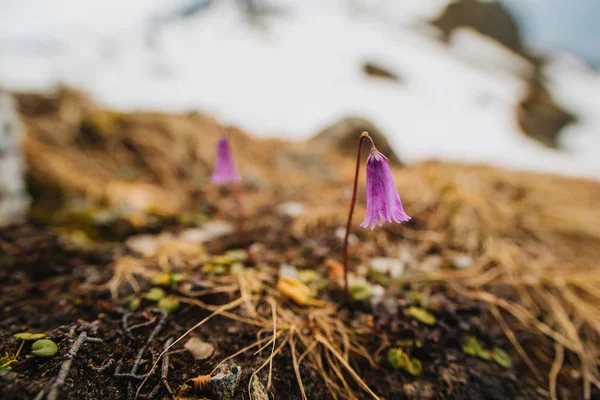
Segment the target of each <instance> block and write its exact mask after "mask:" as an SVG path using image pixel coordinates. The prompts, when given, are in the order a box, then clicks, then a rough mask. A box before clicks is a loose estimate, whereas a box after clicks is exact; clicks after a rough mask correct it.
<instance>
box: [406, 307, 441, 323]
mask: <svg viewBox="0 0 600 400" xmlns="http://www.w3.org/2000/svg"><path fill="white" fill-rule="evenodd" d="M406 314H407V315H410V316H411V317H413V318H414V319H416V320H417V321H419V322H421V323H422V324H425V325H435V322H436V321H437V320H436V318H435V317H434V316H433V315H432V314H431V313H430V312H429V311H427V310H424V309H422V308H419V307H409V308H408V310H406Z"/></svg>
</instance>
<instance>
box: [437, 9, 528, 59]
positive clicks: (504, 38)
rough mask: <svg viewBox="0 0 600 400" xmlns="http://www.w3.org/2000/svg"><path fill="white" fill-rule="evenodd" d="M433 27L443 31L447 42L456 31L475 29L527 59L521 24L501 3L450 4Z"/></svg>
mask: <svg viewBox="0 0 600 400" xmlns="http://www.w3.org/2000/svg"><path fill="white" fill-rule="evenodd" d="M431 24H432V25H433V26H435V27H437V28H439V29H440V30H441V31H442V33H443V35H444V39H445V40H446V41H447V40H449V38H450V36H451V35H452V33H453V32H454V30H455V29H458V28H472V29H474V30H476V31H477V32H479V33H481V34H482V35H485V36H488V37H491V38H493V39H495V40H497V41H498V42H500V43H501V44H503V45H504V46H506V47H508V48H509V49H511V50H512V51H514V52H516V53H518V54H521V55H525V56H526V54H525V51H524V48H523V40H522V37H521V32H520V30H519V26H518V25H517V22H516V21H515V19H514V18H513V16H512V15H511V14H510V12H509V11H508V10H507V9H506V8H505V7H504V6H503V5H502V4H500V3H498V2H485V3H484V2H481V1H478V0H458V1H455V2H453V3H450V4H448V6H447V7H446V9H445V10H444V12H443V13H442V14H441V15H440V16H439V17H438V18H436V19H435V20H433V21H432V22H431Z"/></svg>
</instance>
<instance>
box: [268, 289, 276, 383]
mask: <svg viewBox="0 0 600 400" xmlns="http://www.w3.org/2000/svg"><path fill="white" fill-rule="evenodd" d="M271 313H272V314H273V347H272V348H271V354H273V353H274V352H275V343H276V342H277V303H275V300H273V299H271ZM272 378H273V358H271V361H269V378H268V379H267V391H269V389H271V380H272Z"/></svg>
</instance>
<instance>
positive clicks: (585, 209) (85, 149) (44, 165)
mask: <svg viewBox="0 0 600 400" xmlns="http://www.w3.org/2000/svg"><path fill="white" fill-rule="evenodd" d="M18 98H19V102H20V104H21V112H22V117H23V120H24V122H25V126H26V128H27V132H28V134H27V137H26V141H25V152H26V154H27V157H28V161H29V165H30V173H31V175H32V176H33V177H34V178H36V180H38V181H41V182H54V183H56V184H58V185H59V186H60V187H61V188H62V190H64V191H65V192H66V193H69V194H78V195H84V196H86V197H88V198H91V199H94V200H97V201H103V202H107V203H109V204H116V203H123V202H124V203H128V204H130V205H134V206H135V207H138V208H145V209H148V208H152V209H155V210H159V211H160V212H161V213H165V214H170V213H171V214H172V213H178V212H180V211H182V210H184V209H186V208H188V207H191V206H193V204H192V198H193V197H192V194H194V193H203V195H205V196H207V197H211V198H213V199H215V200H216V199H217V197H216V196H217V193H216V192H215V191H214V190H212V189H207V187H206V183H207V182H208V177H209V174H210V171H211V169H212V163H213V150H214V147H215V144H216V141H217V139H218V137H219V135H221V133H222V131H223V130H222V127H221V126H219V125H218V123H217V122H216V121H215V120H214V119H212V118H210V117H207V116H204V115H201V114H197V113H191V114H186V115H167V114H159V113H132V114H122V113H115V112H111V111H105V110H102V109H100V108H98V107H96V106H95V105H93V104H92V103H91V102H89V101H87V100H85V99H83V98H82V97H81V96H80V95H78V94H76V93H73V92H71V91H68V90H64V89H63V90H61V91H59V92H57V93H56V94H55V95H54V96H51V97H50V98H41V97H40V96H34V95H19V96H18ZM230 134H231V138H232V142H233V147H234V150H235V152H236V157H237V162H238V164H239V166H240V169H241V170H242V171H243V174H244V175H245V178H246V180H245V182H246V191H247V193H246V202H247V203H248V204H249V205H250V207H249V208H250V211H249V212H250V215H252V213H253V212H256V210H257V209H258V208H259V207H260V206H261V205H265V204H266V205H274V204H277V203H280V202H283V201H298V202H301V203H303V204H304V205H305V207H306V214H305V215H304V216H303V217H302V218H299V219H296V220H295V222H294V226H293V227H292V229H294V230H295V231H297V232H304V231H306V230H308V229H314V228H315V227H318V226H320V225H323V224H325V225H329V226H332V225H335V226H342V224H343V221H344V218H345V214H346V212H347V208H346V207H347V204H348V202H349V199H350V190H351V188H350V182H351V179H352V174H353V171H354V160H353V159H352V158H349V157H347V156H343V155H341V154H340V153H338V152H337V151H336V150H335V149H329V148H314V147H310V145H308V144H306V143H289V142H285V141H279V140H256V139H253V138H251V137H249V136H247V135H246V134H244V133H243V132H241V131H240V130H238V129H235V128H232V129H230ZM363 174H364V170H363ZM394 174H395V178H396V183H397V185H398V187H399V189H400V193H401V195H402V197H403V201H404V203H405V209H406V210H407V211H408V213H409V214H410V215H411V216H412V217H413V218H414V221H413V222H412V223H411V224H409V225H402V226H395V225H388V226H386V227H385V228H384V231H385V232H395V233H397V232H400V233H401V234H402V235H403V237H405V238H406V240H407V241H409V242H411V243H417V244H418V245H419V246H421V248H423V247H426V248H433V247H435V248H439V249H441V250H440V252H441V254H442V256H443V257H445V260H446V261H448V260H449V259H450V257H451V255H453V254H466V255H469V256H470V257H471V258H472V260H473V263H472V266H471V267H470V268H467V269H455V268H451V267H450V266H449V265H448V262H441V263H439V265H437V267H436V268H434V269H431V268H430V267H431V266H430V264H427V265H425V263H424V262H422V260H421V259H417V260H416V261H415V263H414V265H413V268H412V269H411V271H410V274H408V275H407V276H406V277H405V279H406V280H407V281H417V280H442V281H446V282H448V283H449V285H450V287H451V288H452V289H453V290H454V291H456V292H458V293H460V294H462V295H464V296H467V297H470V298H473V299H477V300H479V301H481V302H483V303H486V304H487V305H488V306H489V310H490V313H491V314H492V315H493V316H494V317H495V318H496V320H497V321H498V324H499V326H500V327H501V328H502V330H503V331H504V332H505V334H506V335H507V337H508V339H509V340H510V341H511V342H512V343H513V345H514V346H515V348H516V350H517V352H518V353H519V354H520V356H521V357H522V358H523V360H524V361H525V363H526V364H527V365H528V366H529V368H530V369H531V371H532V373H533V374H534V375H535V376H538V377H539V379H540V382H544V383H545V384H544V385H545V386H546V385H547V386H546V387H547V388H548V389H547V392H546V393H545V394H546V395H549V396H551V397H553V398H555V397H556V391H555V384H556V380H557V379H558V375H559V373H561V372H560V371H561V369H563V368H561V367H562V364H563V362H565V361H564V358H565V357H564V352H565V351H568V352H569V354H572V355H576V358H575V359H573V357H570V358H569V360H571V361H570V366H569V369H570V372H571V375H573V374H575V372H574V371H578V372H577V373H579V374H580V375H581V377H582V382H583V385H584V388H585V394H586V396H587V397H589V396H590V385H596V386H598V387H600V373H599V371H598V363H599V361H598V360H599V357H600V353H599V344H600V342H599V340H598V337H599V335H600V323H599V322H598V321H599V317H600V207H598V199H600V183H598V182H593V181H589V180H583V179H570V178H564V177H558V176H551V175H543V174H535V173H525V172H518V171H507V170H501V169H498V168H492V167H488V166H480V165H461V164H449V163H441V162H424V163H420V164H417V165H414V166H412V167H410V168H405V169H397V170H395V171H394ZM363 181H364V180H363ZM361 192H362V191H361ZM227 201H228V200H225V201H223V203H224V204H225V203H227ZM252 205H254V206H255V207H252ZM362 207H364V198H360V196H359V205H358V209H357V212H356V214H358V215H359V216H360V215H361V214H362V212H363V210H361V208H362ZM358 221H359V217H357V219H356V221H355V224H357V223H358ZM356 229H357V230H358V229H359V228H356ZM376 232H377V231H376ZM367 234H368V235H373V236H375V235H377V234H378V233H373V234H371V233H370V232H367ZM242 290H243V288H242V287H241V286H240V287H239V291H242ZM264 293H266V295H268V296H271V298H275V296H276V293H269V292H268V291H267V292H264ZM252 299H253V298H252V297H246V299H245V302H248V301H254V300H252ZM273 304H275V303H273ZM273 307H275V306H273ZM305 312H310V311H305ZM232 315H233V314H232ZM273 316H274V318H275V317H277V318H278V319H279V322H278V324H279V325H278V326H279V327H280V328H279V329H283V328H282V327H285V328H286V329H285V330H284V331H283V330H282V331H278V330H277V329H275V327H272V332H281V334H282V335H283V336H282V339H283V340H285V341H286V342H287V343H289V345H290V346H291V348H292V349H293V350H292V351H293V354H294V359H295V360H296V356H298V357H299V358H300V359H304V358H306V359H307V360H310V362H311V363H313V364H314V366H315V368H317V369H319V364H322V363H323V362H326V361H327V362H329V363H330V365H333V366H335V368H338V369H341V368H342V367H343V366H344V365H343V364H344V357H342V358H341V359H340V358H338V357H337V355H336V353H335V351H334V350H335V349H334V350H331V349H329V345H331V341H346V343H351V341H350V342H348V339H347V338H344V337H342V336H344V335H346V334H348V333H347V332H346V330H345V329H346V328H344V327H340V328H339V330H338V331H337V333H327V332H325V333H323V334H322V335H321V334H320V335H321V336H314V337H312V338H308V337H304V336H294V335H293V334H292V333H293V332H302V329H297V328H295V326H296V325H297V324H301V323H302V321H305V320H306V318H298V317H297V315H296V314H293V313H292V314H289V313H287V310H284V309H281V308H277V311H275V310H273ZM308 319H310V318H308ZM255 322H257V323H258V322H260V325H261V326H264V327H268V326H269V323H271V322H270V321H268V320H260V321H259V320H256V321H255ZM275 323H276V322H275V321H273V324H275ZM331 324H332V325H331V326H335V323H334V322H331ZM522 330H529V331H530V332H532V333H533V334H535V335H536V336H537V337H538V338H539V343H540V345H539V347H536V348H535V349H531V348H524V347H523V346H522V344H521V343H519V341H518V340H517V335H515V332H516V331H522ZM278 335H279V333H276V334H274V335H273V336H272V337H271V339H270V340H269V341H268V342H267V343H271V344H274V343H275V339H276V338H277V337H278ZM327 335H329V338H328V339H327V341H324V340H325V339H324V338H327V337H328V336H327ZM333 336H335V337H333ZM315 340H316V342H315ZM261 343H264V341H263V342H261ZM300 344H303V346H302V348H303V351H304V353H302V354H300V355H299V351H298V349H297V346H298V345H300ZM315 346H320V347H322V348H325V349H329V352H324V353H322V354H323V355H319V356H317V355H315V354H317V353H313V352H312V350H310V351H309V349H312V348H315ZM344 348H345V350H344V351H349V350H348V349H350V348H351V344H348V345H346V346H345V347H344ZM273 349H274V348H273ZM273 351H276V350H275V349H274V350H273ZM356 351H357V352H360V351H361V350H360V349H358V348H357V350H356ZM324 356H327V357H329V359H328V360H324V359H323V358H322V357H324ZM295 368H296V366H295ZM335 368H334V370H335ZM323 378H324V379H325V381H326V382H327V385H328V387H330V389H332V391H334V392H335V391H336V390H338V389H340V390H341V386H346V384H345V382H343V381H341V380H337V381H335V380H331V378H330V377H328V376H325V375H324V376H323ZM357 382H358V381H357ZM359 384H360V383H359ZM300 385H301V382H300ZM340 385H341V386H340Z"/></svg>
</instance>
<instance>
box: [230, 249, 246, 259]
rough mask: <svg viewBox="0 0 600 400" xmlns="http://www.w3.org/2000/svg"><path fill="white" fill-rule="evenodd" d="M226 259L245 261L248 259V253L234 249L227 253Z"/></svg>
mask: <svg viewBox="0 0 600 400" xmlns="http://www.w3.org/2000/svg"><path fill="white" fill-rule="evenodd" d="M225 257H227V258H228V259H229V260H231V261H232V262H233V261H245V260H246V258H248V252H247V251H246V250H244V249H232V250H227V251H226V252H225Z"/></svg>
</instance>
